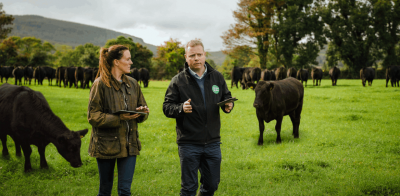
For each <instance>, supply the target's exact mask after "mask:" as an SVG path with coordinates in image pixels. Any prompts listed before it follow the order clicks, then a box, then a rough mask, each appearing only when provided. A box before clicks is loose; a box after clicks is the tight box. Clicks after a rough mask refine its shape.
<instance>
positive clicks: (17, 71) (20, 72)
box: [12, 67, 24, 85]
mask: <svg viewBox="0 0 400 196" xmlns="http://www.w3.org/2000/svg"><path fill="white" fill-rule="evenodd" d="M12 75H13V76H14V80H15V85H17V84H18V81H19V85H22V78H23V77H24V68H23V67H16V68H14V70H13V71H12Z"/></svg>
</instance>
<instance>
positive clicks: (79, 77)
mask: <svg viewBox="0 0 400 196" xmlns="http://www.w3.org/2000/svg"><path fill="white" fill-rule="evenodd" d="M84 70H85V68H83V67H77V68H76V69H75V74H74V76H75V86H76V88H78V82H81V88H83V72H84Z"/></svg>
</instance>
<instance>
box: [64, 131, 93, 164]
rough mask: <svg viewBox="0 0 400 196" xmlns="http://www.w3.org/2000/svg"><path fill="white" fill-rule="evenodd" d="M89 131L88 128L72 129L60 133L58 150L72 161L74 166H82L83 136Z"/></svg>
mask: <svg viewBox="0 0 400 196" xmlns="http://www.w3.org/2000/svg"><path fill="white" fill-rule="evenodd" d="M87 132H88V129H84V130H81V131H76V132H75V131H70V132H69V133H65V134H62V135H60V136H59V137H58V138H57V141H58V144H59V145H57V150H58V152H59V153H60V154H61V156H63V157H64V158H65V159H66V160H67V161H68V162H70V163H71V166H72V167H80V166H82V161H81V138H83V137H84V136H85V135H86V134H87Z"/></svg>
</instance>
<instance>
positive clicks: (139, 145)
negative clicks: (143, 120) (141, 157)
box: [137, 138, 142, 151]
mask: <svg viewBox="0 0 400 196" xmlns="http://www.w3.org/2000/svg"><path fill="white" fill-rule="evenodd" d="M137 145H138V149H139V151H140V150H142V143H141V142H140V140H139V138H137Z"/></svg>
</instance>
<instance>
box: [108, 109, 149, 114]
mask: <svg viewBox="0 0 400 196" xmlns="http://www.w3.org/2000/svg"><path fill="white" fill-rule="evenodd" d="M125 113H130V114H140V115H146V114H147V113H144V112H136V111H128V110H120V111H118V112H114V114H118V115H119V114H125Z"/></svg>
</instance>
